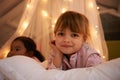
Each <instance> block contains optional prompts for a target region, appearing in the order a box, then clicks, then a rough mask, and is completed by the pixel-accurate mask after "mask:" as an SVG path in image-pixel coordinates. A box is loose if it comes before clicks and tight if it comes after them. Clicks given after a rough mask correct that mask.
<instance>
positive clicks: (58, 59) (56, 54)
mask: <svg viewBox="0 0 120 80" xmlns="http://www.w3.org/2000/svg"><path fill="white" fill-rule="evenodd" d="M50 46H51V48H52V50H53V53H52V54H51V56H52V57H53V63H54V65H55V66H56V67H57V68H58V67H61V64H62V56H63V54H62V52H61V51H60V50H59V49H58V48H57V47H56V45H55V40H53V41H51V43H50Z"/></svg>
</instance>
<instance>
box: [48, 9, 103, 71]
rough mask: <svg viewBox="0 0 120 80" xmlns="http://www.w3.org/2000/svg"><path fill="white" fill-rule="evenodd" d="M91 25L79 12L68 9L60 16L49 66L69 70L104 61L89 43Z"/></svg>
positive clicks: (55, 30) (55, 29) (52, 44)
mask: <svg viewBox="0 0 120 80" xmlns="http://www.w3.org/2000/svg"><path fill="white" fill-rule="evenodd" d="M89 27H90V26H89V21H88V19H87V18H86V17H85V16H84V15H83V14H80V13H77V12H73V11H67V12H65V13H63V14H62V15H61V16H60V17H59V18H58V21H57V23H56V25H55V28H54V34H55V40H54V41H52V42H51V44H50V46H51V48H52V50H53V52H52V54H51V56H52V59H51V58H50V59H51V60H52V64H50V66H49V68H59V69H62V70H68V69H72V68H83V67H92V66H95V65H98V64H100V63H102V58H101V56H100V54H99V53H98V52H97V51H96V50H95V49H94V48H92V47H91V46H90V45H89V44H88V43H87V40H88V39H89V38H90V33H89Z"/></svg>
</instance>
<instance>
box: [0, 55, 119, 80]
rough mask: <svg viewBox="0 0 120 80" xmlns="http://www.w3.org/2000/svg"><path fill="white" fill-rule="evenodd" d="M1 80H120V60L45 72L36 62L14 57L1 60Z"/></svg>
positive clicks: (23, 57)
mask: <svg viewBox="0 0 120 80" xmlns="http://www.w3.org/2000/svg"><path fill="white" fill-rule="evenodd" d="M0 80H120V58H117V59H114V60H111V61H108V62H106V63H103V64H101V65H98V66H95V67H90V68H79V69H71V70H67V71H62V70H55V69H52V70H45V69H44V68H43V67H42V66H41V65H40V64H38V63H37V62H36V61H35V60H33V59H31V58H28V57H25V56H14V57H11V58H6V59H2V60H0Z"/></svg>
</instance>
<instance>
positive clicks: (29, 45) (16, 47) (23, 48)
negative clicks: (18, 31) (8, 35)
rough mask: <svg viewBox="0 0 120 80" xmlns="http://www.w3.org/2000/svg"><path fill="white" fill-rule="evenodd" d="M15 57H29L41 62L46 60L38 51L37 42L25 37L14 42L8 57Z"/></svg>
mask: <svg viewBox="0 0 120 80" xmlns="http://www.w3.org/2000/svg"><path fill="white" fill-rule="evenodd" d="M15 55H24V56H28V57H31V58H33V59H35V60H37V61H39V62H43V61H44V60H45V58H44V56H43V55H42V54H41V53H40V52H39V51H38V50H37V49H36V44H35V42H34V41H33V40H32V39H31V38H29V37H25V36H20V37H17V38H16V39H14V40H13V41H12V43H11V49H10V52H9V53H8V55H7V57H11V56H15Z"/></svg>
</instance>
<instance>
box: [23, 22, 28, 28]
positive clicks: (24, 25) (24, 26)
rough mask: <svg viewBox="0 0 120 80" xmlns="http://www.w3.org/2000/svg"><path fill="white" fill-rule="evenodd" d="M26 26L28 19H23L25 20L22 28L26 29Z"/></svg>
mask: <svg viewBox="0 0 120 80" xmlns="http://www.w3.org/2000/svg"><path fill="white" fill-rule="evenodd" d="M27 26H28V21H25V22H24V23H23V28H24V29H26V28H27Z"/></svg>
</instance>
